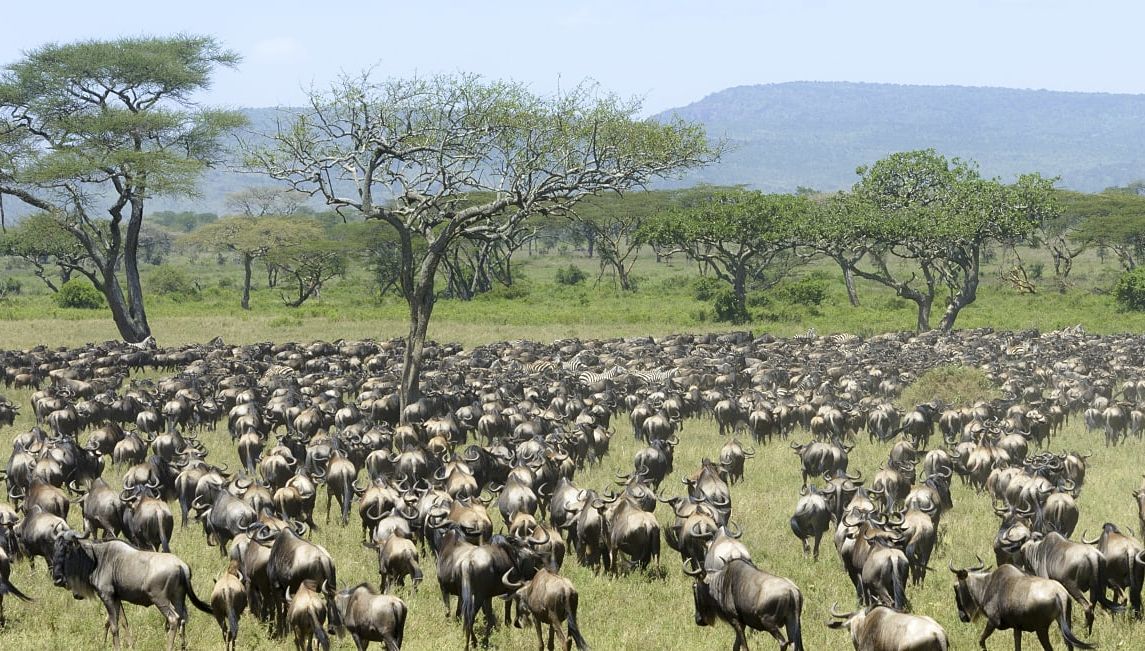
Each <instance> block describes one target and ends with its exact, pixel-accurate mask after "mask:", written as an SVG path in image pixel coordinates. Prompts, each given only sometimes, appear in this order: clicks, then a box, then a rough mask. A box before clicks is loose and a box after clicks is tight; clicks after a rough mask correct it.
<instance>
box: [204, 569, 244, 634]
mask: <svg viewBox="0 0 1145 651" xmlns="http://www.w3.org/2000/svg"><path fill="white" fill-rule="evenodd" d="M246 602H247V594H246V590H244V589H243V576H242V572H241V571H239V562H238V561H237V560H232V561H231V562H230V565H228V566H227V569H226V570H225V571H223V573H222V575H220V576H219V578H218V579H217V580H216V581H215V587H214V589H213V590H212V591H211V611H212V612H213V613H214V615H215V621H216V622H218V624H219V628H220V629H222V631H223V643H224V644H225V645H226V648H227V651H234V648H235V640H236V639H238V635H239V616H240V615H242V614H243V611H244V610H246Z"/></svg>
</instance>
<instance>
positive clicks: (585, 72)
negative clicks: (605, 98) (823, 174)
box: [0, 0, 1145, 114]
mask: <svg viewBox="0 0 1145 651" xmlns="http://www.w3.org/2000/svg"><path fill="white" fill-rule="evenodd" d="M1143 19H1145V3H1143V2H1139V1H1134V0H1124V1H1121V2H1114V1H1107V0H1089V1H1086V2H1082V1H1079V0H1070V1H1067V0H957V1H952V0H941V1H940V0H910V1H902V2H899V1H883V0H787V1H785V2H771V1H756V2H747V1H744V2H723V1H720V0H708V1H706V2H683V1H674V0H660V1H657V2H651V1H643V0H642V1H640V2H625V1H624V0H612V1H609V2H604V1H599V0H590V1H584V2H572V1H564V2H554V1H545V0H532V1H531V2H517V1H514V2H501V1H496V0H485V1H484V2H479V1H473V0H470V1H468V2H446V1H441V0H421V1H417V0H406V1H405V2H402V3H393V2H388V1H386V0H381V1H379V0H372V1H370V0H357V1H355V2H337V1H328V2H315V1H310V2H296V1H294V0H278V1H276V2H257V1H253V0H230V1H229V2H220V1H218V0H196V1H192V2H187V1H181V2H171V1H170V0H168V1H166V2H165V1H164V0H148V1H146V2H142V1H135V0H129V1H121V0H105V1H103V2H92V1H90V0H84V1H83V2H79V1H76V0H62V1H59V0H58V1H57V2H45V3H43V4H41V3H32V2H19V3H16V2H6V3H5V7H4V9H3V10H2V12H0V24H2V25H3V28H2V29H0V64H8V63H11V62H13V61H15V60H17V59H19V58H20V57H21V55H22V53H23V52H24V51H27V50H29V49H33V48H35V47H37V46H39V45H42V44H45V43H49V42H60V43H65V42H71V41H76V40H83V39H89V38H99V39H105V38H114V37H117V36H137V35H166V34H173V33H178V32H187V33H194V34H212V35H214V36H216V37H217V38H219V39H220V40H221V41H222V42H223V44H224V45H225V46H226V47H229V48H232V49H234V50H237V51H238V52H239V53H241V54H242V56H243V62H242V64H241V65H240V66H239V68H238V69H237V70H234V71H225V72H222V73H219V74H218V75H217V77H216V81H215V84H214V87H213V88H212V90H211V91H210V93H209V94H208V95H206V96H204V99H205V100H206V101H208V102H210V103H213V104H220V105H226V106H276V105H297V104H300V103H302V101H303V98H304V97H305V94H304V90H305V89H307V88H309V87H311V86H312V85H313V86H315V87H317V88H323V87H325V85H326V84H327V82H328V81H329V80H330V79H332V78H334V77H336V76H337V75H338V74H339V73H341V72H348V73H355V74H356V73H359V72H361V71H363V70H364V69H366V68H368V67H374V68H375V70H376V74H378V75H379V76H381V77H388V76H399V77H404V76H410V75H413V74H415V73H416V74H421V75H426V74H432V73H437V72H458V71H467V72H476V73H479V74H482V75H485V76H486V77H493V78H511V79H515V80H518V81H522V82H526V83H528V84H529V85H530V86H531V87H532V88H533V89H534V90H535V91H536V92H539V93H550V92H552V91H553V90H555V89H556V88H557V87H558V84H560V85H565V86H566V87H567V86H571V85H573V84H574V83H575V82H577V81H580V80H582V79H584V78H586V77H589V78H592V79H595V80H596V81H598V82H600V84H601V86H602V87H603V88H605V89H607V90H610V91H614V92H616V93H619V94H621V95H624V96H638V97H643V98H644V108H645V112H646V113H649V114H650V113H655V112H658V111H661V110H663V109H666V108H671V107H675V106H682V105H685V104H689V103H691V102H694V101H697V100H700V99H701V98H703V97H704V96H705V95H707V94H709V93H712V92H714V91H718V90H721V89H724V88H727V87H730V86H739V85H748V84H767V83H777V82H784V81H801V80H814V81H867V82H888V83H900V84H927V85H943V84H956V85H963V86H1004V87H1012V88H1035V89H1037V88H1045V89H1050V90H1069V91H1100V92H1111V93H1145V66H1143V65H1142V64H1143V63H1145V38H1143V33H1145V20H1143Z"/></svg>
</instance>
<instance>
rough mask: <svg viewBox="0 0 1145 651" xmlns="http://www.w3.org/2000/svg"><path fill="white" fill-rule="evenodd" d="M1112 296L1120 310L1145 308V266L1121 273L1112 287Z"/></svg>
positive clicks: (1140, 309) (1141, 309)
mask: <svg viewBox="0 0 1145 651" xmlns="http://www.w3.org/2000/svg"><path fill="white" fill-rule="evenodd" d="M1113 298H1114V300H1116V301H1117V307H1119V308H1121V309H1122V310H1132V311H1138V312H1139V311H1143V310H1145V267H1137V268H1136V269H1134V270H1133V271H1126V272H1125V273H1123V274H1121V278H1119V279H1118V280H1117V284H1116V285H1115V286H1114V287H1113Z"/></svg>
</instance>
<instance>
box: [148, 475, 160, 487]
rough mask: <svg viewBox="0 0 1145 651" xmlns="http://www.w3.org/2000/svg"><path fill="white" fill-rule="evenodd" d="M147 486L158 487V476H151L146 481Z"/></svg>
mask: <svg viewBox="0 0 1145 651" xmlns="http://www.w3.org/2000/svg"><path fill="white" fill-rule="evenodd" d="M147 487H148V488H159V478H158V477H152V478H151V481H149V482H147Z"/></svg>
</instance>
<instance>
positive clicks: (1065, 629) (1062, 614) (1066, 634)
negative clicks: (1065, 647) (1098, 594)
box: [1057, 593, 1097, 649]
mask: <svg viewBox="0 0 1145 651" xmlns="http://www.w3.org/2000/svg"><path fill="white" fill-rule="evenodd" d="M1057 599H1058V628H1059V629H1061V633H1062V639H1063V640H1065V641H1066V644H1071V645H1073V646H1075V647H1077V648H1079V649H1096V648H1097V645H1094V644H1089V643H1088V642H1082V641H1081V640H1079V639H1077V636H1076V635H1074V634H1073V629H1072V628H1070V625H1069V620H1070V612H1071V611H1072V610H1073V604H1072V602H1070V600H1069V596H1068V595H1066V594H1062V593H1059V594H1058V597H1057Z"/></svg>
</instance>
